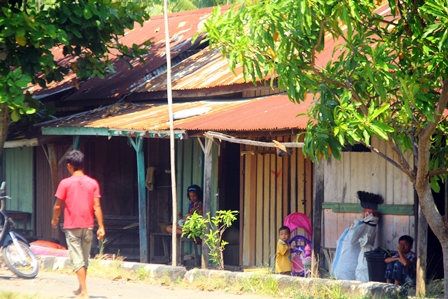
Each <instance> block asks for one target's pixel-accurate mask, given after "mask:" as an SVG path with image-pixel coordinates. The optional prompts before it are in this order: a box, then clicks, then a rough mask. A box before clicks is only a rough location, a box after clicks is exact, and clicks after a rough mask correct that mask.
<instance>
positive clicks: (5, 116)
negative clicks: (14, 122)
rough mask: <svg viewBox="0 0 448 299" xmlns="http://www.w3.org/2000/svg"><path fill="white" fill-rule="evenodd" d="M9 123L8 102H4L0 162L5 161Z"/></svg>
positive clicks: (0, 108)
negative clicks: (4, 152) (4, 150)
mask: <svg viewBox="0 0 448 299" xmlns="http://www.w3.org/2000/svg"><path fill="white" fill-rule="evenodd" d="M8 125H9V107H8V105H7V104H5V103H3V104H0V163H2V161H3V159H2V157H3V145H4V144H5V140H6V137H7V136H8ZM2 167H3V165H2Z"/></svg>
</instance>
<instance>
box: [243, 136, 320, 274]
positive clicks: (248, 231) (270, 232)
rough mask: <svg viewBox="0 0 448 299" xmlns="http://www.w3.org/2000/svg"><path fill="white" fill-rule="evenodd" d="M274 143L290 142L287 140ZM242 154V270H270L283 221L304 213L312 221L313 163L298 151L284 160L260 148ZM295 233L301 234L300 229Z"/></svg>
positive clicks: (250, 148) (294, 150)
mask: <svg viewBox="0 0 448 299" xmlns="http://www.w3.org/2000/svg"><path fill="white" fill-rule="evenodd" d="M276 140H279V141H285V142H286V141H290V140H289V137H285V138H281V137H279V138H276ZM241 151H242V153H244V155H243V156H242V159H241V163H242V167H241V169H242V184H241V189H242V213H243V222H244V223H243V226H242V239H243V240H242V241H243V242H242V266H243V267H254V266H256V267H272V266H273V265H274V259H275V250H276V244H277V240H278V229H279V228H280V226H282V225H283V221H284V219H285V217H286V216H287V215H289V214H290V213H293V212H307V213H308V216H309V217H310V218H311V215H310V213H311V210H312V182H313V180H312V173H313V171H312V168H311V167H312V163H310V161H308V163H305V160H304V158H303V154H302V150H301V149H298V148H295V149H293V153H292V155H291V156H285V157H279V156H277V155H276V152H275V150H274V149H267V148H263V147H255V146H247V145H243V146H241ZM304 200H305V201H304ZM304 202H305V205H304V204H303V203H304ZM305 206H306V210H305ZM295 233H299V234H304V232H303V230H299V229H298V230H297V232H295Z"/></svg>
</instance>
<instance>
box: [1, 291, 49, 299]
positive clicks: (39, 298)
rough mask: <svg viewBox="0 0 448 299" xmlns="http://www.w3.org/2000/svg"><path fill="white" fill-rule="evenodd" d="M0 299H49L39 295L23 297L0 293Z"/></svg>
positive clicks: (13, 293)
mask: <svg viewBox="0 0 448 299" xmlns="http://www.w3.org/2000/svg"><path fill="white" fill-rule="evenodd" d="M0 298H1V299H51V298H49V297H45V296H41V295H24V294H20V293H15V292H0Z"/></svg>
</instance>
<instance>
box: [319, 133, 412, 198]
mask: <svg viewBox="0 0 448 299" xmlns="http://www.w3.org/2000/svg"><path fill="white" fill-rule="evenodd" d="M372 144H373V146H375V147H377V148H379V149H381V150H382V151H384V152H385V153H386V154H387V155H388V156H389V157H391V158H393V154H392V152H391V151H390V150H388V149H387V146H386V144H385V142H384V141H378V140H375V139H373V140H372ZM411 165H412V161H411ZM324 171H325V174H326V175H325V202H339V203H359V200H358V198H357V197H356V192H357V191H359V190H361V191H367V192H373V193H377V194H380V195H382V196H383V197H384V198H385V201H386V203H387V204H413V203H414V197H413V194H414V193H413V188H412V184H411V183H410V182H409V179H408V177H407V176H406V175H405V174H404V173H403V172H401V171H400V170H399V169H398V168H396V167H395V166H393V165H392V164H391V163H389V162H387V161H386V160H385V159H384V158H382V157H379V156H378V155H377V154H375V153H370V152H343V153H342V155H341V160H340V161H338V160H336V159H334V158H330V159H328V160H327V161H325V162H324Z"/></svg>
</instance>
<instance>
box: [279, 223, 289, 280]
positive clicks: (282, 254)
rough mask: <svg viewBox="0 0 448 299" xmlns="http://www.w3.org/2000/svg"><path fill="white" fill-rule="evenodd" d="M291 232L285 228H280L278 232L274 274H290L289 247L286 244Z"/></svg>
mask: <svg viewBox="0 0 448 299" xmlns="http://www.w3.org/2000/svg"><path fill="white" fill-rule="evenodd" d="M290 234H291V230H290V229H289V227H287V226H282V227H280V229H279V230H278V235H279V239H278V242H277V253H276V255H275V273H279V274H288V275H290V274H291V260H290V257H289V256H290V254H291V251H290V247H289V244H288V240H289V235H290Z"/></svg>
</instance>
